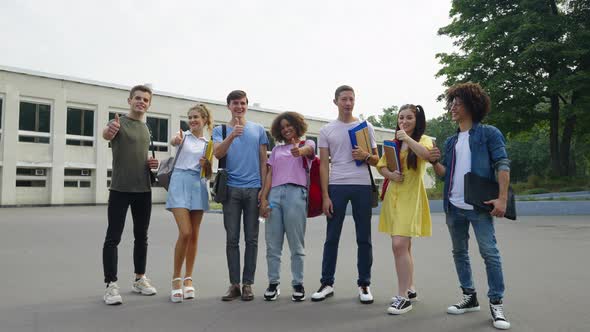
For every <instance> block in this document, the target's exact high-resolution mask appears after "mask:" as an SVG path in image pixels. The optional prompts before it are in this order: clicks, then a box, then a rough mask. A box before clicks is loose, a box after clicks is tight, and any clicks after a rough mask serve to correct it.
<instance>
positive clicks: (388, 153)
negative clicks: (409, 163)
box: [383, 140, 403, 173]
mask: <svg viewBox="0 0 590 332" xmlns="http://www.w3.org/2000/svg"><path fill="white" fill-rule="evenodd" d="M401 148H402V142H400V141H398V140H391V141H383V153H384V154H385V160H386V161H387V169H389V170H390V171H391V172H395V171H399V172H400V173H401V172H402V168H403V167H402V165H401V161H400V157H399V155H400V151H401Z"/></svg>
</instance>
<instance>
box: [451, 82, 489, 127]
mask: <svg viewBox="0 0 590 332" xmlns="http://www.w3.org/2000/svg"><path fill="white" fill-rule="evenodd" d="M456 97H459V98H460V99H461V101H462V102H463V106H464V107H465V110H466V111H467V112H469V113H470V114H471V117H472V119H473V122H481V121H482V120H483V119H484V118H485V117H486V115H487V114H488V113H490V108H491V101H490V96H488V94H487V93H486V92H485V91H484V90H483V89H482V87H481V86H480V85H479V84H478V83H472V82H467V83H459V84H455V85H453V86H452V87H450V88H449V89H448V90H447V92H446V94H445V99H446V101H447V108H448V109H449V111H450V110H451V104H452V103H453V100H454V99H455V98H456Z"/></svg>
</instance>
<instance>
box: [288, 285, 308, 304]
mask: <svg viewBox="0 0 590 332" xmlns="http://www.w3.org/2000/svg"><path fill="white" fill-rule="evenodd" d="M291 300H293V301H295V302H301V301H304V300H305V288H303V285H295V286H293V295H292V296H291Z"/></svg>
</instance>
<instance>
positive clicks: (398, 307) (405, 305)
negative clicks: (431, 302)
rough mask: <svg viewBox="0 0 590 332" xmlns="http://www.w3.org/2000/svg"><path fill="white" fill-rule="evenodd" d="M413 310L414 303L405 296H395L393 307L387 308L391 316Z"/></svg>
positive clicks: (392, 300) (392, 302)
mask: <svg viewBox="0 0 590 332" xmlns="http://www.w3.org/2000/svg"><path fill="white" fill-rule="evenodd" d="M410 310H412V302H410V300H408V299H406V298H405V297H403V296H395V297H394V298H393V299H391V305H390V306H389V308H387V312H388V313H389V314H390V315H401V314H405V313H406V312H408V311H410Z"/></svg>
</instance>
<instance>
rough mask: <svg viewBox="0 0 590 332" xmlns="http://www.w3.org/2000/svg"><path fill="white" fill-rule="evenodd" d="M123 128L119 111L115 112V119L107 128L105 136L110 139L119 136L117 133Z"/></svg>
mask: <svg viewBox="0 0 590 332" xmlns="http://www.w3.org/2000/svg"><path fill="white" fill-rule="evenodd" d="M119 129H121V120H120V119H119V113H115V119H113V120H112V121H111V122H109V124H108V125H107V128H106V135H105V138H106V139H108V140H109V141H110V140H112V139H113V138H115V136H117V133H118V132H119Z"/></svg>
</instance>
